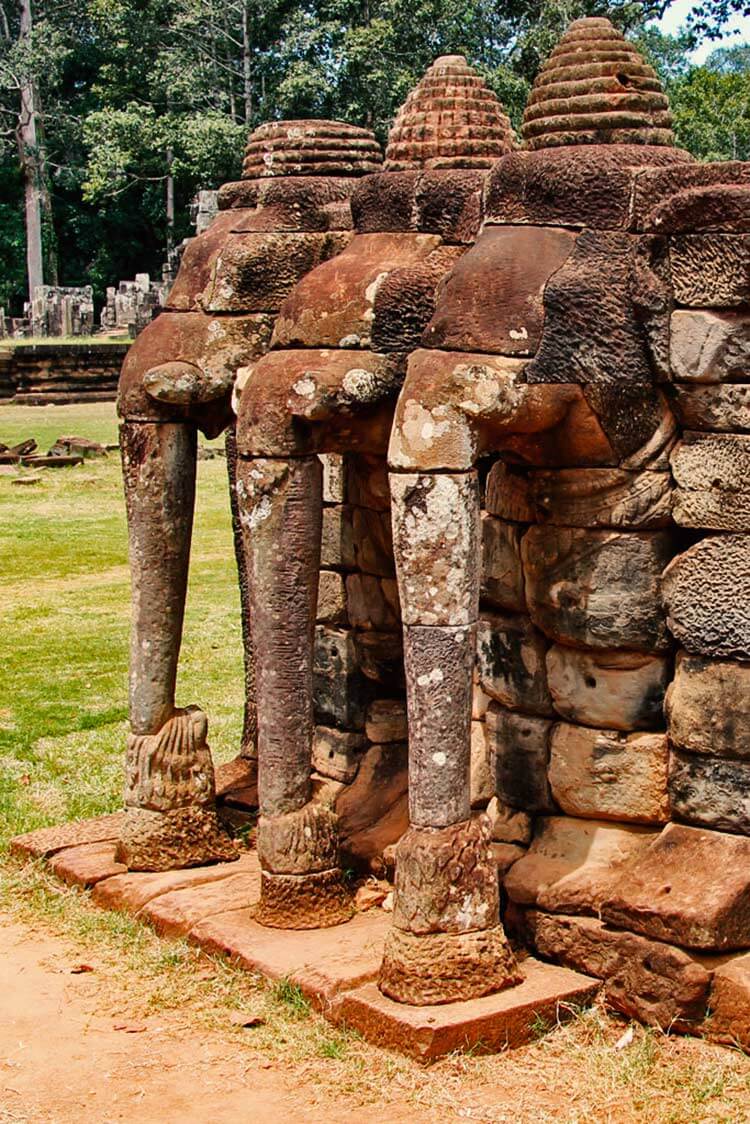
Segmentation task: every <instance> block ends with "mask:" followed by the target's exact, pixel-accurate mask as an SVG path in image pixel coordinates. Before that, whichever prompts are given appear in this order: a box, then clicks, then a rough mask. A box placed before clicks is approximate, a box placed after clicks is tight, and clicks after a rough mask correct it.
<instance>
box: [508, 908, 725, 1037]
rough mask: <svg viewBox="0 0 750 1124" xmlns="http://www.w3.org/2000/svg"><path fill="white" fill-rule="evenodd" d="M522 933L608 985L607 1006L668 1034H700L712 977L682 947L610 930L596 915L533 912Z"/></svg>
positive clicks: (547, 954)
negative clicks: (699, 1028) (579, 915)
mask: <svg viewBox="0 0 750 1124" xmlns="http://www.w3.org/2000/svg"><path fill="white" fill-rule="evenodd" d="M524 929H525V931H526V933H527V935H528V936H529V937H530V938H531V941H532V944H533V946H534V948H535V949H536V951H537V952H538V953H539V954H540V955H541V956H545V957H549V958H550V959H552V960H555V961H558V962H560V963H562V964H565V965H566V967H568V968H574V969H575V970H576V971H578V972H585V973H586V975H588V976H596V977H597V978H598V979H601V980H603V981H604V995H605V998H606V1000H607V1003H608V1004H609V1005H610V1006H611V1007H614V1008H615V1010H616V1011H621V1012H622V1014H624V1015H627V1016H628V1017H629V1018H633V1019H638V1020H639V1021H640V1022H644V1023H646V1024H647V1025H648V1026H656V1027H659V1029H661V1030H664V1031H673V1030H679V1031H683V1032H685V1031H688V1032H689V1031H691V1030H692V1031H696V1030H697V1029H698V1027H699V1025H700V1024H701V1023H702V1021H703V1019H704V1018H705V1016H706V1008H707V1004H708V996H709V988H710V984H711V975H710V973H709V972H708V971H707V970H706V968H705V967H704V966H703V964H701V963H700V962H699V961H698V960H697V959H696V958H695V957H693V956H690V955H689V954H688V953H687V952H684V951H683V950H682V949H680V948H675V947H673V946H672V945H668V944H663V943H662V942H661V941H652V940H648V939H647V938H646V937H641V936H638V935H636V934H635V933H624V932H621V931H620V930H617V929H611V928H610V927H609V926H608V925H604V924H603V923H602V922H601V921H600V920H598V919H597V918H595V917H565V916H561V915H559V914H557V915H556V914H547V913H540V912H537V911H536V910H529V911H528V912H527V913H526V916H525V918H524Z"/></svg>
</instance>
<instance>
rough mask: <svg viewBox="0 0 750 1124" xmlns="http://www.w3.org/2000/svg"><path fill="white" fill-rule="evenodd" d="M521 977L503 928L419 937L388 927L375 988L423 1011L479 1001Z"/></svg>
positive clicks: (496, 927)
mask: <svg viewBox="0 0 750 1124" xmlns="http://www.w3.org/2000/svg"><path fill="white" fill-rule="evenodd" d="M522 979H523V975H522V973H521V972H520V971H519V968H518V965H517V964H516V958H515V956H514V954H513V951H512V949H511V947H510V945H509V944H508V940H507V938H506V936H505V933H504V932H503V928H502V925H497V926H495V928H493V929H482V930H479V931H476V932H471V933H427V934H424V935H420V936H417V935H416V934H415V933H407V932H404V931H403V930H402V929H396V928H392V929H391V931H390V933H389V934H388V937H387V938H386V942H385V951H384V953H383V963H382V965H381V968H380V978H379V980H378V986H379V987H380V990H381V991H382V992H383V994H384V995H387V996H388V997H389V998H390V999H395V1000H397V1001H398V1002H399V1003H410V1004H412V1005H413V1006H415V1007H425V1006H428V1005H429V1004H433V1003H455V1002H457V1001H458V1000H463V999H478V998H480V997H481V996H482V995H489V994H490V993H491V992H493V991H501V990H502V989H503V988H506V987H513V986H514V985H515V984H518V983H521V981H522Z"/></svg>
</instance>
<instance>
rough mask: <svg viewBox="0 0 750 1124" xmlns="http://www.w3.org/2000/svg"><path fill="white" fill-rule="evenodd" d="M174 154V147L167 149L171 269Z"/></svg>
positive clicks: (170, 255) (168, 227) (168, 241)
mask: <svg viewBox="0 0 750 1124" xmlns="http://www.w3.org/2000/svg"><path fill="white" fill-rule="evenodd" d="M173 162H174V152H173V151H172V147H171V145H170V147H169V148H168V149H167V261H168V262H169V265H170V267H171V265H172V253H173V251H174V176H173V175H172V164H173Z"/></svg>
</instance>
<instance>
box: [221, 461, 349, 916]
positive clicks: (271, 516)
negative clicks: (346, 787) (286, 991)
mask: <svg viewBox="0 0 750 1124" xmlns="http://www.w3.org/2000/svg"><path fill="white" fill-rule="evenodd" d="M237 476H238V480H237V497H238V503H239V514H240V523H241V525H242V532H243V542H244V549H245V557H246V565H247V573H248V579H249V589H250V609H251V614H252V629H253V641H254V648H255V653H256V681H257V699H258V800H259V805H260V818H259V821H258V855H259V857H260V863H261V870H262V884H261V900H260V905H259V911H258V915H257V919H258V920H259V921H260V922H261V924H264V925H269V926H272V927H274V928H292V929H310V928H319V927H324V926H328V925H336V924H339V923H340V922H342V921H346V920H348V918H349V917H350V916H351V912H352V911H351V905H350V903H349V900H348V895H347V894H346V891H345V888H344V886H343V883H342V877H341V869H340V867H339V863H338V836H337V831H336V816H335V814H334V813H333V812H332V811H331V810H330V809H329V808H327V807H325V806H323V805H322V804H313V803H311V783H310V773H311V755H312V738H313V694H312V660H313V639H314V628H315V610H316V605H317V596H318V570H319V566H320V537H321V512H322V468H321V464H320V461H319V459H318V458H317V457H315V456H311V457H299V458H292V459H289V460H286V459H272V458H261V457H256V458H252V459H244V458H243V459H241V460H240V461H239V462H238V471H237Z"/></svg>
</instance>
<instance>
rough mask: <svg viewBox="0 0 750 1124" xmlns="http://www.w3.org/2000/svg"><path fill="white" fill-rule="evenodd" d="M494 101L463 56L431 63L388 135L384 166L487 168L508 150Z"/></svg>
mask: <svg viewBox="0 0 750 1124" xmlns="http://www.w3.org/2000/svg"><path fill="white" fill-rule="evenodd" d="M513 144H514V138H513V130H512V129H511V125H510V121H509V120H508V118H507V117H506V116H505V114H504V113H503V112H502V108H501V106H500V102H499V101H498V99H497V96H496V95H495V94H494V93H493V91H492V90H490V89H489V87H488V86H487V84H486V82H485V81H484V79H483V78H482V77H480V75H478V74H477V73H476V71H475V70H473V69H472V68H471V67H470V66H468V64H467V62H466V59H465V58H464V57H463V55H442V56H441V57H440V58H437V59H435V61H434V62H433V64H432V66H430V67H429V68H428V70H427V71H426V72H425V74H424V77H423V78H422V79H421V81H420V82H419V83H418V84H417V85H416V86H415V87H414V89H413V90H412V91H411V93H410V94H409V96H408V97H407V99H406V101H405V102H404V104H403V105H402V106H401V108H400V109H399V111H398V113H397V114H396V118H395V120H394V122H393V125H392V127H391V131H390V133H389V134H388V147H387V149H386V154H385V156H386V159H385V167H386V168H388V169H393V170H394V171H399V170H401V169H405V168H487V167H489V166H490V165H491V164H492V163H493V161H494V160H496V159H497V158H498V157H499V156H502V155H503V153H504V152H508V151H510V149H511V148H512V147H513Z"/></svg>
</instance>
